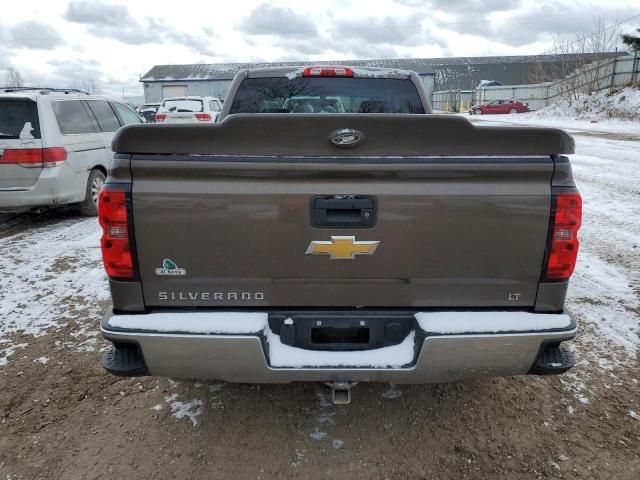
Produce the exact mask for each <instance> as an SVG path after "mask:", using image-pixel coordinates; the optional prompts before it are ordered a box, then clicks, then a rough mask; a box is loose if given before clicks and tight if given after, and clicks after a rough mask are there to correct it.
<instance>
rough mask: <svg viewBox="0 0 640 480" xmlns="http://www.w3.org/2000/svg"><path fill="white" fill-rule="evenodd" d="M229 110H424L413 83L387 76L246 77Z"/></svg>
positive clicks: (303, 111)
mask: <svg viewBox="0 0 640 480" xmlns="http://www.w3.org/2000/svg"><path fill="white" fill-rule="evenodd" d="M229 113H424V107H423V105H422V102H421V100H420V96H419V95H418V91H417V90H416V87H415V85H414V84H413V82H411V81H410V80H403V79H391V78H336V77H296V78H292V79H289V78H287V77H266V78H247V79H245V80H243V81H242V83H241V84H240V86H239V88H238V91H237V92H236V95H235V98H234V99H233V104H232V105H231V110H230V112H229Z"/></svg>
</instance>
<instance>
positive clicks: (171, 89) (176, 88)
mask: <svg viewBox="0 0 640 480" xmlns="http://www.w3.org/2000/svg"><path fill="white" fill-rule="evenodd" d="M186 96H187V86H186V85H166V86H163V87H162V98H163V99H164V98H170V97H186Z"/></svg>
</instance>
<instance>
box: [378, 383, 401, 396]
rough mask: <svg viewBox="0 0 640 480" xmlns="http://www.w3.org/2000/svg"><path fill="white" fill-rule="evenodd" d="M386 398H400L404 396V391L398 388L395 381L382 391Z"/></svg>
mask: <svg viewBox="0 0 640 480" xmlns="http://www.w3.org/2000/svg"><path fill="white" fill-rule="evenodd" d="M382 396H383V397H384V398H392V399H393V398H398V397H401V396H402V392H401V391H400V390H398V389H397V388H396V386H395V385H394V384H393V383H390V384H389V386H388V387H387V389H386V390H385V391H384V392H382Z"/></svg>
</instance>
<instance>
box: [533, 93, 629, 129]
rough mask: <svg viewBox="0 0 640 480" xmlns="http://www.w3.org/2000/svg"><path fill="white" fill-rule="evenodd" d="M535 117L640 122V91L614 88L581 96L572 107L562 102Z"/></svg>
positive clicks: (536, 113) (536, 114) (541, 110)
mask: <svg viewBox="0 0 640 480" xmlns="http://www.w3.org/2000/svg"><path fill="white" fill-rule="evenodd" d="M531 116H534V117H552V118H559V117H560V118H577V119H584V120H590V121H600V120H607V119H612V118H613V119H623V120H640V89H639V88H637V87H626V88H613V89H611V90H601V91H599V92H594V93H591V94H581V95H580V96H579V98H578V100H576V101H574V102H573V103H572V104H571V105H569V104H568V102H567V101H565V100H560V101H559V102H558V103H556V104H554V105H549V106H548V107H544V108H542V109H540V110H538V111H536V112H534V113H532V114H531Z"/></svg>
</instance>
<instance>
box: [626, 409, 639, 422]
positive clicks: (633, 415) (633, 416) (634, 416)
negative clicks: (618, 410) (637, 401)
mask: <svg viewBox="0 0 640 480" xmlns="http://www.w3.org/2000/svg"><path fill="white" fill-rule="evenodd" d="M627 415H629V416H630V417H631V418H634V419H636V420H640V415H638V414H637V413H636V412H634V411H633V410H629V413H628V414H627Z"/></svg>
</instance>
